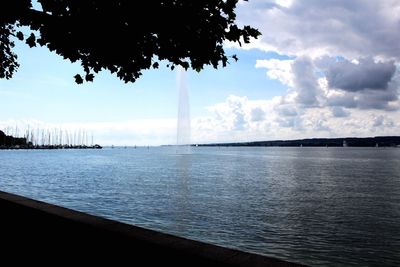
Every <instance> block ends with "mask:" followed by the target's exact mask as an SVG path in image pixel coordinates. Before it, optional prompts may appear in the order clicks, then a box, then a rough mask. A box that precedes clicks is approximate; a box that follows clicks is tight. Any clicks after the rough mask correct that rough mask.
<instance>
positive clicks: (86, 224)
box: [0, 191, 303, 267]
mask: <svg viewBox="0 0 400 267" xmlns="http://www.w3.org/2000/svg"><path fill="white" fill-rule="evenodd" d="M0 212H1V217H0V226H1V227H0V242H1V243H2V245H1V249H0V253H1V255H2V261H4V262H8V260H11V262H12V264H11V265H18V264H21V263H22V264H27V263H29V265H33V264H36V263H38V264H52V265H55V266H57V265H60V264H64V263H66V264H74V265H77V264H79V265H81V264H90V265H94V264H96V265H97V264H101V265H102V266H103V265H104V264H105V265H112V266H121V265H123V266H125V265H126V266H171V265H172V266H243V267H244V266H246V267H251V266H303V265H299V264H294V263H290V262H285V261H282V260H278V259H274V258H270V257H265V256H261V255H257V254H251V253H246V252H242V251H238V250H234V249H228V248H224V247H220V246H215V245H211V244H206V243H202V242H198V241H193V240H188V239H185V238H181V237H177V236H173V235H169V234H164V233H160V232H157V231H152V230H147V229H144V228H140V227H136V226H132V225H128V224H124V223H120V222H117V221H113V220H109V219H105V218H101V217H98V216H92V215H88V214H85V213H82V212H78V211H74V210H70V209H66V208H62V207H59V206H55V205H51V204H48V203H44V202H41V201H36V200H33V199H29V198H25V197H21V196H18V195H14V194H10V193H6V192H1V191H0ZM15 255H17V256H15Z"/></svg>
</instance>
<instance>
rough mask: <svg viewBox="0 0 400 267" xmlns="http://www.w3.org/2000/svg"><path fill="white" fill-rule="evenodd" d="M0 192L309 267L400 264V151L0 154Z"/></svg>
mask: <svg viewBox="0 0 400 267" xmlns="http://www.w3.org/2000/svg"><path fill="white" fill-rule="evenodd" d="M0 190H3V191H8V192H12V193H17V194H20V195H23V196H27V197H31V198H34V199H39V200H43V201H47V202H50V203H54V204H58V205H61V206H64V207H68V208H72V209H76V210H80V211H84V212H87V213H90V214H95V215H100V216H103V217H107V218H111V219H115V220H119V221H122V222H126V223H130V224H134V225H138V226H143V227H146V228H151V229H156V230H161V231H164V232H167V233H172V234H176V235H179V236H184V237H188V238H191V239H196V240H202V241H206V242H209V243H214V244H218V245H223V246H227V247H232V248H239V249H241V250H245V251H250V252H255V253H259V254H264V255H268V256H274V257H278V258H282V259H286V260H290V261H294V262H299V263H303V264H308V265H311V266H399V265H400V149H398V148H350V147H347V148H306V147H303V148H265V147H258V148H250V147H243V148H217V147H209V148H206V147H201V148H200V147H197V148H193V149H192V154H189V155H180V154H177V153H176V149H175V148H174V147H161V148H149V149H147V148H137V149H133V148H128V149H103V150H54V151H53V150H43V151H39V150H36V151H34V150H32V151H23V150H19V151H0Z"/></svg>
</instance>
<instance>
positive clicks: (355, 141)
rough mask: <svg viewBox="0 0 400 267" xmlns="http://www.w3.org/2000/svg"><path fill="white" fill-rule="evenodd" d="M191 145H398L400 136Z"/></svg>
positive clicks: (399, 145) (399, 144)
mask: <svg viewBox="0 0 400 267" xmlns="http://www.w3.org/2000/svg"><path fill="white" fill-rule="evenodd" d="M192 146H222V147H232V146H237V147H239V146H240V147H243V146H249V147H250V146H251V147H255V146H263V147H267V146H269V147H272V146H276V147H400V136H376V137H344V138H307V139H296V140H274V141H254V142H232V143H211V144H195V145H192Z"/></svg>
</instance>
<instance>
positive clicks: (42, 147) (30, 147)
mask: <svg viewBox="0 0 400 267" xmlns="http://www.w3.org/2000/svg"><path fill="white" fill-rule="evenodd" d="M22 149H25V150H39V149H41V150H54V149H102V146H100V145H93V146H68V145H65V146H29V145H26V146H24V145H22V146H20V145H16V146H0V150H22Z"/></svg>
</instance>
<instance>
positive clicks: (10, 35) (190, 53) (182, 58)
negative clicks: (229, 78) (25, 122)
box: [0, 0, 260, 83]
mask: <svg viewBox="0 0 400 267" xmlns="http://www.w3.org/2000/svg"><path fill="white" fill-rule="evenodd" d="M38 2H39V4H40V5H39V6H41V9H42V10H40V7H39V8H33V7H32V2H31V0H12V1H11V0H8V1H4V3H2V8H1V9H0V78H6V79H10V78H12V76H13V74H14V73H15V71H16V70H17V68H18V66H19V65H18V62H17V56H16V54H15V53H14V52H13V50H12V49H13V47H14V41H15V40H17V39H19V40H21V41H23V40H24V41H25V42H26V43H27V44H28V45H29V46H30V47H34V46H36V45H41V46H46V47H47V48H48V49H49V50H50V51H53V52H55V53H57V54H58V55H61V56H62V57H63V58H64V59H68V60H70V61H71V62H76V61H79V62H80V63H81V65H82V67H83V72H84V75H80V74H77V75H76V76H75V81H76V82H77V83H82V82H83V81H84V80H85V81H92V80H93V78H94V75H95V74H96V73H98V72H99V71H101V70H104V69H105V70H109V71H110V72H111V73H115V74H116V75H117V76H118V77H119V78H120V79H121V80H123V81H125V82H134V81H135V80H136V79H137V78H138V77H139V76H140V75H141V74H142V71H143V70H145V69H150V68H158V67H159V65H160V63H159V62H160V61H163V60H165V61H167V62H168V65H167V66H168V67H169V68H171V69H174V68H175V67H176V66H179V65H180V66H182V67H183V68H185V69H188V68H192V69H194V70H197V71H200V70H201V69H202V68H203V67H204V66H205V65H211V66H213V67H214V68H218V67H220V66H223V67H225V66H226V64H227V63H228V62H229V61H228V60H229V58H232V59H233V60H237V57H236V56H235V55H232V56H227V55H226V54H225V51H224V49H223V42H224V41H232V42H239V43H240V44H241V42H244V43H248V42H249V40H250V38H251V37H255V38H257V36H259V34H260V33H259V32H258V30H256V29H254V28H252V27H250V26H243V27H242V28H241V27H239V26H238V25H237V24H236V23H235V19H236V15H235V8H236V5H237V2H238V0H201V1H199V0H143V1H132V0H114V1H104V0H90V1H89V0H81V1H76V0H38ZM21 26H28V27H29V28H30V29H31V30H32V33H30V34H26V33H24V34H23V33H22V32H21V30H20V28H21Z"/></svg>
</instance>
